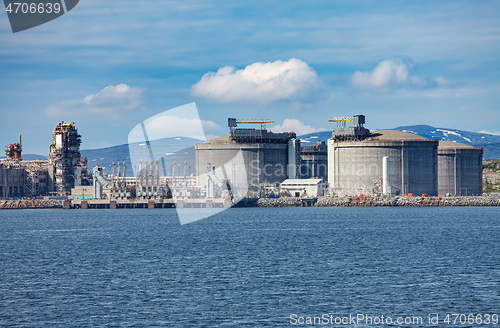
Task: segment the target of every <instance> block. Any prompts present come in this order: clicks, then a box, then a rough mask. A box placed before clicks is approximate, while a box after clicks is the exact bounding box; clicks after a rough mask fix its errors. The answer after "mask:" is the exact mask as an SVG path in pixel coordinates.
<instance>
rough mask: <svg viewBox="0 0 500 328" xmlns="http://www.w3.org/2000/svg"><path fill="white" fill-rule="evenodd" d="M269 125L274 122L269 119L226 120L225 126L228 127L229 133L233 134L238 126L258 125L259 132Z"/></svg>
mask: <svg viewBox="0 0 500 328" xmlns="http://www.w3.org/2000/svg"><path fill="white" fill-rule="evenodd" d="M271 123H274V121H272V120H269V119H237V118H228V119H227V126H228V127H229V129H230V131H231V132H234V129H235V128H236V127H237V126H238V124H260V128H261V130H264V129H265V128H266V124H271Z"/></svg>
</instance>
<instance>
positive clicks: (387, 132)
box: [370, 130, 429, 140]
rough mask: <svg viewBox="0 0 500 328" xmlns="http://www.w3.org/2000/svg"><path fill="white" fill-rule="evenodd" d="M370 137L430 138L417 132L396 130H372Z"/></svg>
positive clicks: (394, 138)
mask: <svg viewBox="0 0 500 328" xmlns="http://www.w3.org/2000/svg"><path fill="white" fill-rule="evenodd" d="M370 138H377V139H380V140H429V139H427V138H425V137H422V136H419V135H417V134H413V133H408V132H403V131H396V130H375V131H371V133H370Z"/></svg>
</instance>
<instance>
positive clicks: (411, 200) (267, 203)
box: [0, 195, 500, 210]
mask: <svg viewBox="0 0 500 328" xmlns="http://www.w3.org/2000/svg"><path fill="white" fill-rule="evenodd" d="M250 200H251V201H250ZM382 206H386V207H387V206H389V207H398V206H399V207H430V206H500V196H492V195H485V196H457V197H406V196H402V197H318V198H300V197H282V198H260V199H249V200H247V201H243V202H240V203H238V204H237V205H236V207H382ZM63 208H68V209H69V208H71V201H70V200H66V201H64V200H54V199H50V200H38V199H37V200H0V210H1V209H63Z"/></svg>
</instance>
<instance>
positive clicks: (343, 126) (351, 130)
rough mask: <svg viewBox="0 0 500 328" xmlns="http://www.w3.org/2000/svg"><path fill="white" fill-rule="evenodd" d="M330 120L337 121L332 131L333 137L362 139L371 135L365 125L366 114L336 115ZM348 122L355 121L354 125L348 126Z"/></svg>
mask: <svg viewBox="0 0 500 328" xmlns="http://www.w3.org/2000/svg"><path fill="white" fill-rule="evenodd" d="M328 122H334V123H337V127H336V128H335V129H334V130H333V133H332V138H333V139H335V140H339V141H340V140H344V141H345V140H362V139H364V138H366V137H368V136H369V135H370V130H368V129H365V127H364V124H365V116H364V115H354V116H347V117H345V116H344V117H334V118H332V119H330V120H328ZM347 122H354V125H353V126H347Z"/></svg>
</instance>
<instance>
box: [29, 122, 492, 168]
mask: <svg viewBox="0 0 500 328" xmlns="http://www.w3.org/2000/svg"><path fill="white" fill-rule="evenodd" d="M392 130H397V131H404V132H408V133H413V134H416V135H419V136H422V137H425V138H429V139H432V140H434V139H435V140H447V141H454V142H460V143H464V144H467V145H472V146H474V147H482V148H483V151H484V154H483V157H484V158H485V159H499V158H500V136H499V135H493V134H485V133H477V132H469V131H463V130H456V129H446V128H435V127H432V126H429V125H411V126H401V127H397V128H394V129H392ZM331 136H332V132H331V131H322V132H314V133H308V134H304V135H300V136H299V137H298V138H300V139H301V143H302V145H303V146H305V145H314V144H315V143H316V142H317V141H318V140H321V141H326V140H327V139H329V138H331ZM200 142H203V141H202V140H198V139H193V138H185V137H178V138H165V139H158V140H153V141H151V142H150V146H151V147H150V148H151V152H152V155H153V158H155V159H163V163H164V172H163V173H166V172H165V171H167V170H168V172H171V168H172V167H171V163H173V162H175V163H176V175H179V174H183V170H184V167H183V166H184V165H183V163H184V161H186V174H188V175H189V174H190V173H195V170H196V158H195V151H194V145H195V144H196V143H200ZM129 149H130V152H131V153H129ZM81 154H82V156H83V157H87V160H88V166H89V167H93V166H94V165H95V164H99V166H101V167H103V168H104V172H105V173H111V163H112V162H115V163H117V162H125V164H126V175H127V176H133V171H132V163H131V160H130V157H131V156H132V158H133V159H135V160H138V159H142V160H149V159H150V158H151V154H150V152H149V148H148V147H147V145H146V143H140V142H137V143H133V144H131V145H130V147H129V144H123V145H119V146H114V147H108V148H100V149H87V150H81ZM23 159H24V160H28V161H32V160H38V159H47V156H42V155H34V154H23ZM115 172H116V169H115Z"/></svg>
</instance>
